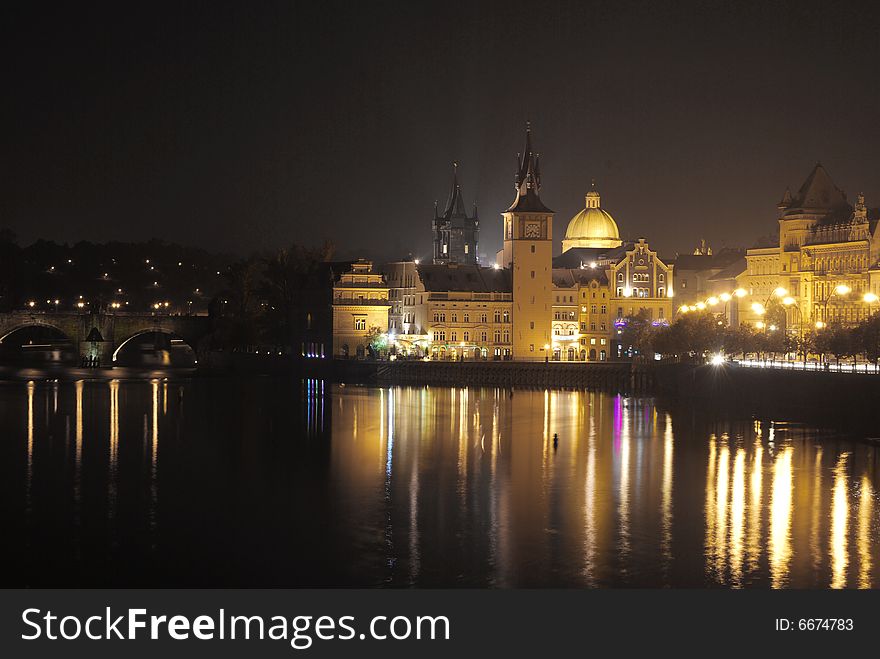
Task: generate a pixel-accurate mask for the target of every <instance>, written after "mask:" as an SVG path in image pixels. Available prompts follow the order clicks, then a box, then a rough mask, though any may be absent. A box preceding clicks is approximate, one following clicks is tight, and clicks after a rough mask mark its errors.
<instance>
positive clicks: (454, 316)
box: [452, 313, 458, 323]
mask: <svg viewBox="0 0 880 659" xmlns="http://www.w3.org/2000/svg"><path fill="white" fill-rule="evenodd" d="M452 322H453V323H457V322H458V314H457V313H454V314H452Z"/></svg>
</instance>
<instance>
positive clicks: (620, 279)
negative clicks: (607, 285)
mask: <svg viewBox="0 0 880 659" xmlns="http://www.w3.org/2000/svg"><path fill="white" fill-rule="evenodd" d="M617 281H619V282H622V281H623V273H622V272H618V273H617Z"/></svg>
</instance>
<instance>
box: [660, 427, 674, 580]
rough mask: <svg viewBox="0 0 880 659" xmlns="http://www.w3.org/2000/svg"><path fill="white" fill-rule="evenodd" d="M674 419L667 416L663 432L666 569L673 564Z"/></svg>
mask: <svg viewBox="0 0 880 659" xmlns="http://www.w3.org/2000/svg"><path fill="white" fill-rule="evenodd" d="M673 448H674V446H673V438H672V417H670V416H669V415H668V414H667V415H666V424H665V427H664V430H663V478H662V481H661V490H662V493H661V497H660V527H661V533H662V536H661V540H660V551H661V552H662V555H663V561H664V564H665V566H666V569H668V568H669V564H670V563H671V562H672V473H673V472H672V459H673Z"/></svg>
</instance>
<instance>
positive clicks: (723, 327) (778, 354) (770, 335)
mask: <svg viewBox="0 0 880 659" xmlns="http://www.w3.org/2000/svg"><path fill="white" fill-rule="evenodd" d="M619 331H620V334H619V336H618V339H619V340H620V343H621V345H622V346H623V348H624V349H625V350H627V349H628V350H629V352H630V354H632V355H634V356H635V357H637V358H642V359H646V358H647V359H653V358H654V357H655V355H660V356H661V358H666V359H674V360H679V361H702V360H704V359H705V358H706V357H707V356H709V355H711V354H718V353H721V354H724V355H727V356H729V357H742V358H744V359H745V358H747V357H749V356H754V357H755V358H756V359H769V360H778V359H784V358H787V357H790V358H796V359H802V360H806V359H807V358H808V356H810V355H813V356H817V357H833V358H834V359H835V360H836V361H837V362H838V363H839V362H840V360H841V359H849V358H852V359H856V360H857V359H859V358H863V359H864V360H866V361H868V362H871V363H873V364H877V363H878V362H880V315H874V316H871V317H869V318H867V319H866V320H864V321H862V322H861V323H859V324H858V325H855V326H846V325H843V324H841V323H829V324H828V325H827V326H825V327H823V328H821V329H815V328H811V329H809V330H806V331H804V332H803V333H800V332H790V331H785V328H784V326H780V328H779V329H776V330H775V331H773V330H770V329H769V328H766V327H765V328H763V329H756V328H754V327H751V326H749V325H738V326H728V325H727V324H726V323H725V322H724V317H723V316H721V317H719V316H717V315H716V314H714V313H711V312H710V311H708V310H707V311H704V312H692V313H688V314H683V315H681V316H679V317H678V318H677V319H676V320H675V321H674V322H673V323H671V324H668V325H661V324H654V323H653V322H652V321H651V319H650V317H648V316H647V314H646V313H643V312H640V313H639V314H637V315H635V316H632V317H629V318H626V319H624V321H623V323H622V326H621V327H620V330H619Z"/></svg>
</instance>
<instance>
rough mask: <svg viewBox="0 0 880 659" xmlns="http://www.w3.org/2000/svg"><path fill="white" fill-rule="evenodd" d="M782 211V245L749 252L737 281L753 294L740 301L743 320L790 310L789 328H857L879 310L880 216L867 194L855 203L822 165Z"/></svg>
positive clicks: (787, 197) (786, 201)
mask: <svg viewBox="0 0 880 659" xmlns="http://www.w3.org/2000/svg"><path fill="white" fill-rule="evenodd" d="M777 209H778V223H779V240H778V242H777V244H775V245H770V246H762V247H755V248H752V249H749V250H747V252H746V267H745V269H744V271H743V272H742V273H740V275H739V276H738V277H737V284H738V286H739V287H741V288H743V289H745V290H746V291H747V292H748V295H747V296H744V297H743V298H741V300H740V303H739V312H740V317H741V319H742V320H743V321H744V322H747V323H750V324H756V325H758V326H761V323H762V322H763V321H762V319H763V318H766V317H767V314H769V313H771V312H772V311H773V307H774V306H784V311H785V316H784V317H785V322H786V325H787V326H797V325H798V324H803V325H816V324H817V323H818V325H817V326H818V327H822V326H824V324H827V323H829V322H841V323H844V324H848V325H852V324H855V323H858V322H859V321H860V320H863V319H864V318H866V317H867V316H868V315H870V313H871V312H872V311H876V309H872V304H874V303H876V301H877V299H876V297H874V296H875V295H876V294H877V293H880V266H878V258H880V235H878V228H877V224H878V222H877V220H878V212H877V211H876V210H870V211H869V210H868V208H867V207H866V206H865V198H864V196H863V195H861V194H860V195H858V196H857V198H856V202H855V204H853V205H850V204H849V202H848V201H847V198H846V194H845V193H844V192H843V191H842V190H841V189H840V188H838V187H837V186H836V185H835V184H834V182H833V181H832V180H831V177H830V176H829V175H828V172H827V171H826V170H825V168H824V167H823V166H822V165H821V164H817V165H816V166H815V167H814V168H813V171H812V172H811V173H810V175H809V176H808V177H807V179H806V181H804V184H803V185H802V186H801V187H800V189H799V190H798V192H797V194H792V193H791V192H790V191H789V190H786V191H785V194H784V195H783V198H782V200H781V201H780V202H779V204H778V205H777ZM866 296H867V297H866Z"/></svg>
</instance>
